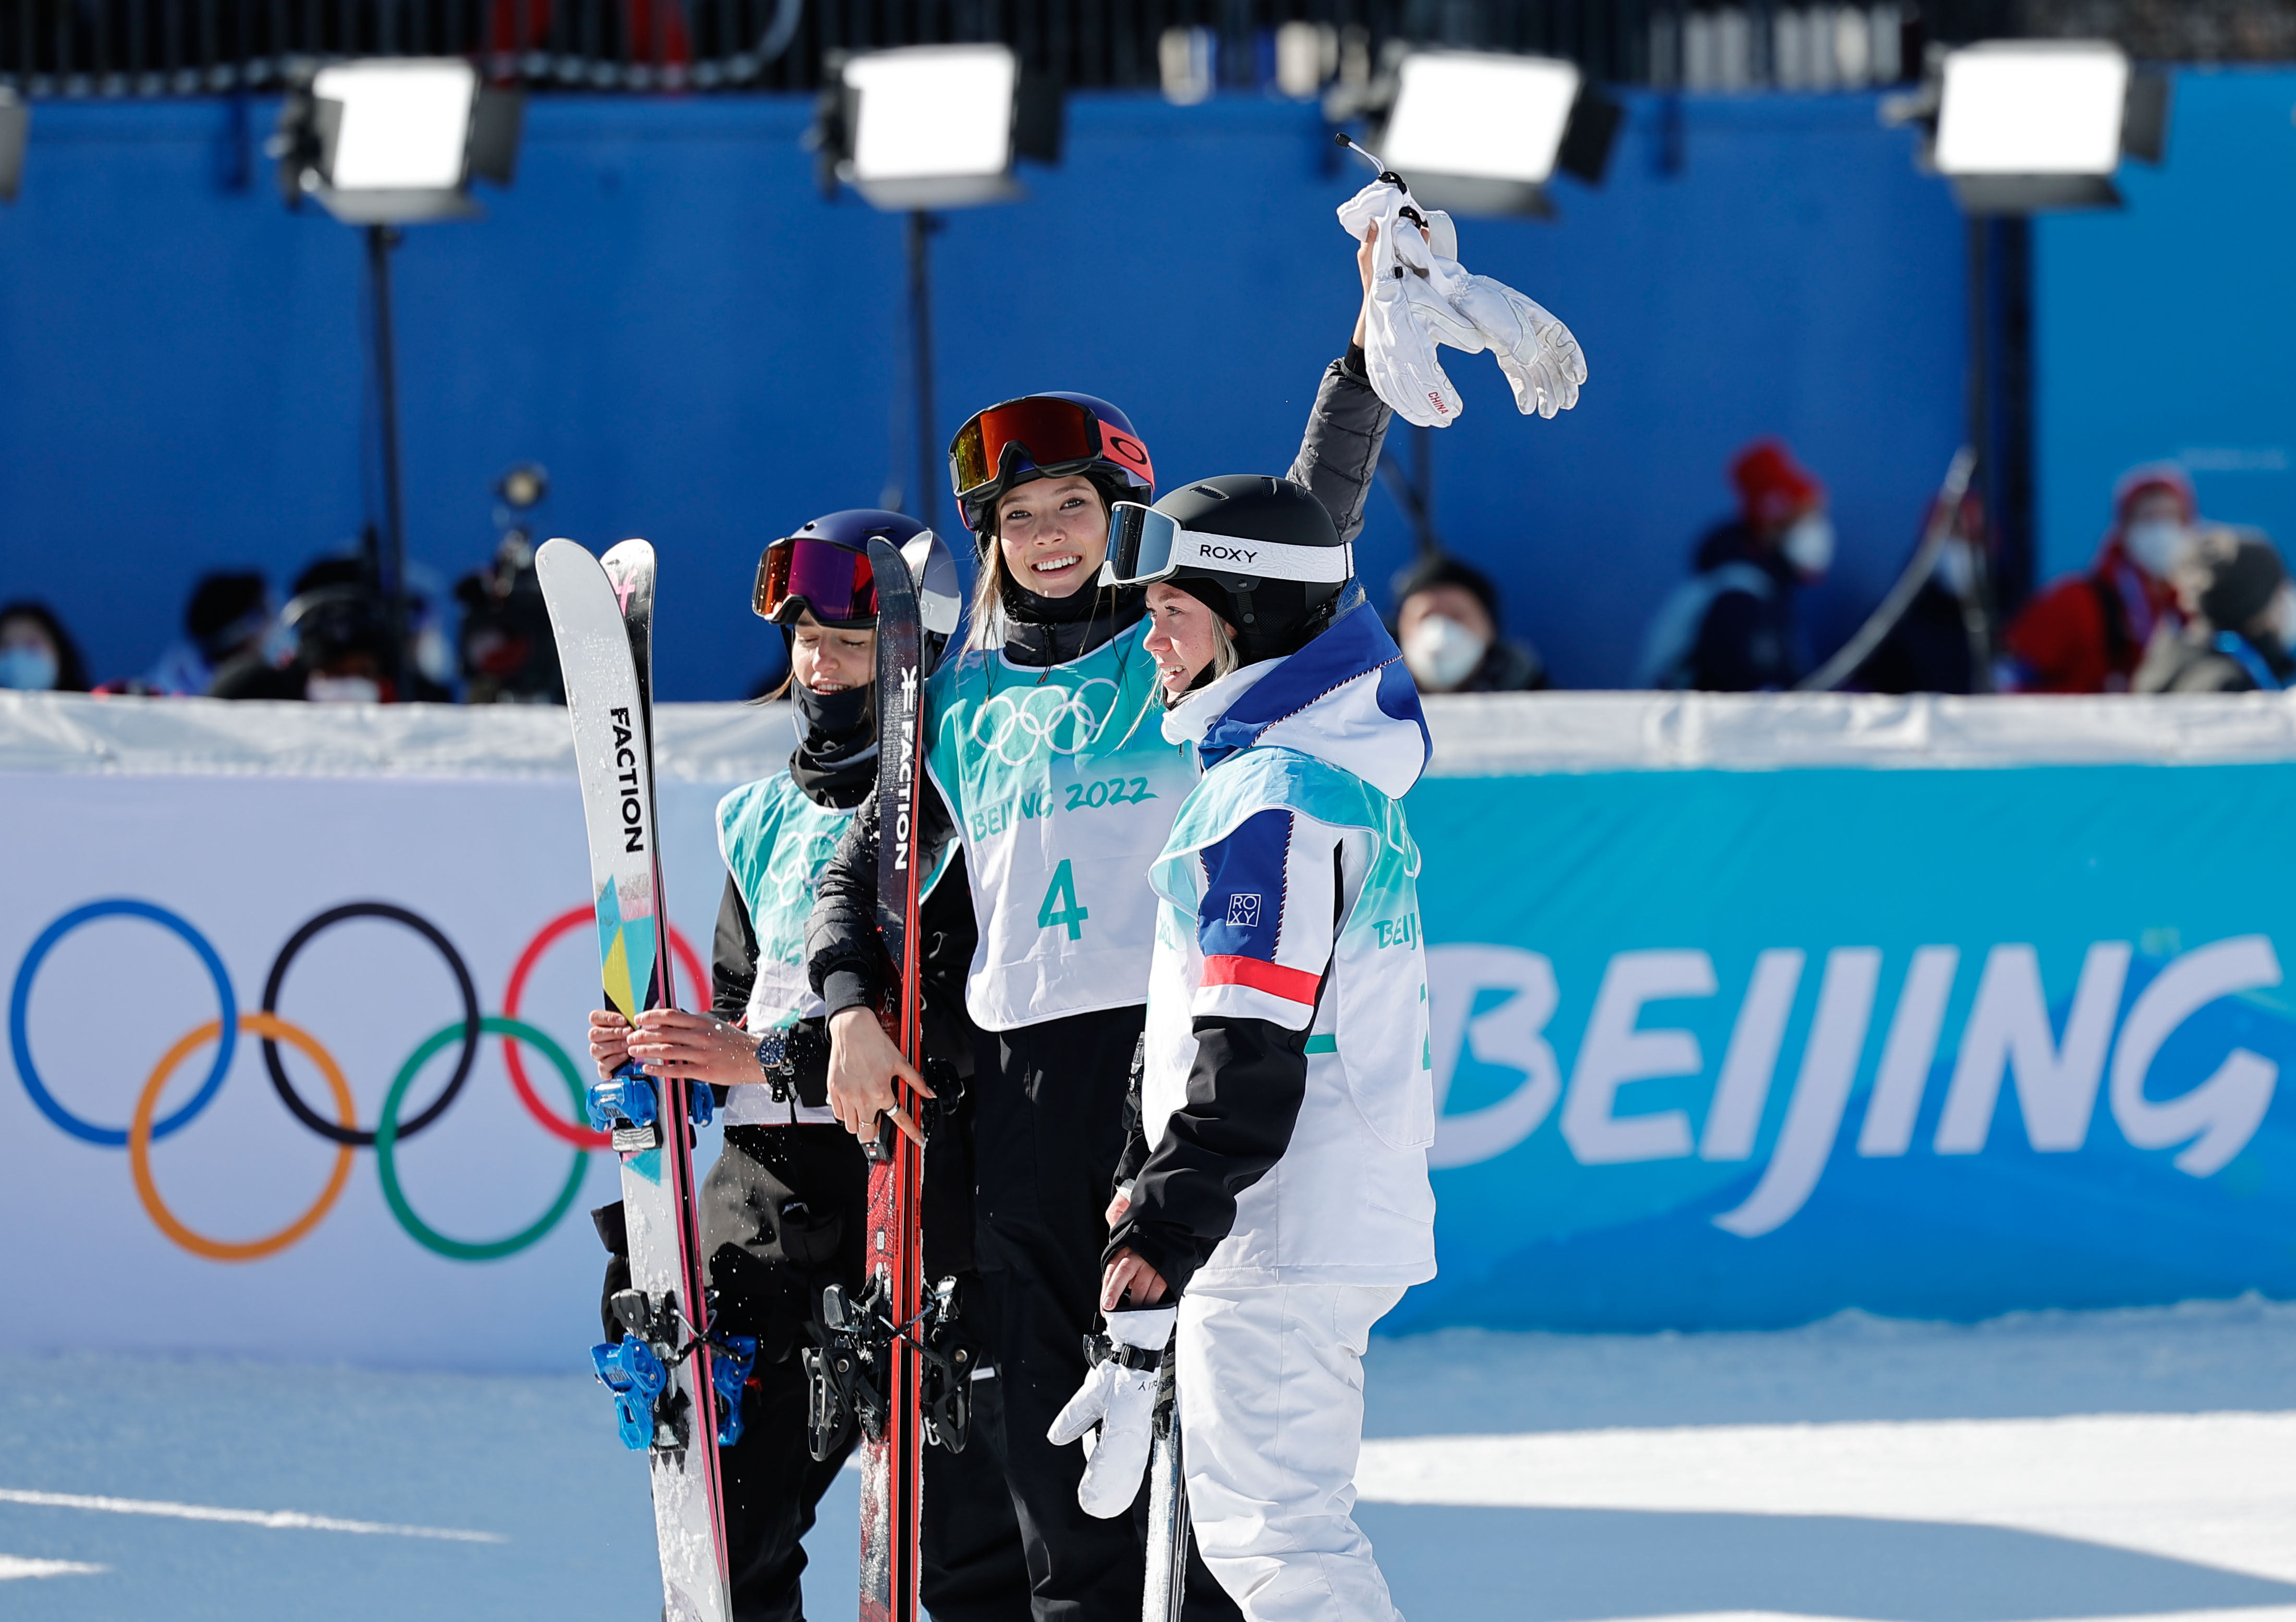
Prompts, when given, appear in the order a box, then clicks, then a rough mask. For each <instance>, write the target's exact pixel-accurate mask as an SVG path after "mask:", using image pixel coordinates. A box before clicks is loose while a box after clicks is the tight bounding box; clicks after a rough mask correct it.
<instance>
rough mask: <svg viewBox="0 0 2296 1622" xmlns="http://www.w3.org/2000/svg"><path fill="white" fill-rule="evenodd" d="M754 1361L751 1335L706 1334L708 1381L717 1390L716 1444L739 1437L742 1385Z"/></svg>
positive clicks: (724, 1444) (755, 1340)
mask: <svg viewBox="0 0 2296 1622" xmlns="http://www.w3.org/2000/svg"><path fill="white" fill-rule="evenodd" d="M757 1361H758V1338H757V1337H756V1336H755V1335H712V1336H710V1337H709V1383H710V1385H711V1386H713V1387H714V1388H716V1389H717V1416H718V1417H717V1445H718V1446H721V1447H731V1446H733V1445H734V1443H736V1442H738V1441H740V1440H741V1439H742V1387H744V1386H746V1385H748V1384H749V1383H750V1369H751V1367H753V1366H754V1365H755V1364H756V1363H757Z"/></svg>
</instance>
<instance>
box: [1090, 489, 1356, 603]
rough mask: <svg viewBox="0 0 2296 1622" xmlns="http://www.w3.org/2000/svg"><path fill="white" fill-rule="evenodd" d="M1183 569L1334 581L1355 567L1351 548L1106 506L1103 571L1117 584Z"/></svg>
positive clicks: (1134, 505)
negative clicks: (1197, 525) (1215, 528)
mask: <svg viewBox="0 0 2296 1622" xmlns="http://www.w3.org/2000/svg"><path fill="white" fill-rule="evenodd" d="M1181 569H1213V570H1216V571H1217V572H1218V573H1221V574H1229V575H1256V576H1259V577H1260V578H1264V579H1270V580H1304V581H1308V582H1310V583H1317V584H1321V583H1329V584H1332V585H1337V584H1338V583H1339V582H1341V581H1342V580H1345V579H1346V578H1348V577H1349V575H1351V574H1353V573H1354V572H1355V548H1354V547H1353V546H1350V545H1346V544H1344V543H1342V544H1341V545H1337V546H1293V545H1289V544H1287V543H1285V542H1282V541H1255V540H1248V539H1246V538H1245V537H1242V536H1234V535H1218V534H1214V533H1213V532H1212V531H1210V530H1208V529H1186V528H1182V527H1181V526H1180V523H1179V520H1177V519H1173V518H1169V517H1167V516H1166V515H1165V514H1163V513H1161V512H1157V511H1156V510H1155V509H1154V508H1153V507H1144V506H1142V505H1141V504H1139V503H1138V502H1131V501H1119V502H1117V503H1114V504H1112V505H1111V506H1110V508H1109V510H1108V572H1109V577H1110V578H1111V580H1113V581H1114V583H1115V584H1117V585H1119V586H1152V585H1153V584H1155V583H1156V582H1157V581H1159V580H1169V579H1170V578H1172V576H1173V575H1175V574H1177V573H1178V572H1179V571H1180V570H1181Z"/></svg>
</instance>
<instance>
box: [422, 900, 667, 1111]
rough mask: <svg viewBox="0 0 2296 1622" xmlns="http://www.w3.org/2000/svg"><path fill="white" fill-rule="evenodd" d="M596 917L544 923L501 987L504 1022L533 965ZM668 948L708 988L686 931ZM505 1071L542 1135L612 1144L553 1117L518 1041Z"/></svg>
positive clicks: (514, 1012)
mask: <svg viewBox="0 0 2296 1622" xmlns="http://www.w3.org/2000/svg"><path fill="white" fill-rule="evenodd" d="M596 915H597V914H596V913H595V912H594V910H593V909H591V908H589V907H586V906H578V907H574V908H571V909H570V910H569V911H567V912H563V913H559V914H558V916H557V917H555V918H553V919H552V920H551V921H550V922H548V923H545V924H544V925H543V926H542V928H541V930H539V931H538V932H537V934H536V935H535V938H533V939H532V940H529V941H528V942H527V943H526V950H525V951H523V952H521V953H520V954H518V962H516V963H512V965H511V971H510V983H509V984H508V985H506V986H504V987H503V1018H504V1019H505V1020H512V1021H515V1020H517V1019H518V1008H519V1004H521V1002H523V1001H524V1000H525V998H526V977H527V976H528V975H529V974H531V973H533V972H534V966H535V964H536V963H539V962H541V961H542V954H544V953H545V952H547V951H548V950H550V948H551V946H553V944H555V942H556V941H557V939H558V938H559V937H560V936H562V935H564V934H565V933H566V932H567V931H568V930H577V929H579V928H581V927H582V926H583V925H584V924H586V923H589V922H592V921H593V920H594V918H595V917H596ZM669 945H670V949H671V950H672V951H674V952H676V954H677V961H678V963H679V964H680V965H681V966H682V967H683V968H684V969H685V976H686V979H687V980H688V981H690V982H691V983H692V984H693V985H694V986H696V987H702V986H707V985H709V983H710V982H709V975H708V974H707V973H705V972H704V971H703V970H702V967H701V959H700V958H699V957H697V956H695V955H694V953H693V944H692V943H691V942H689V941H688V940H687V939H686V938H685V931H684V930H679V929H676V928H675V927H673V928H672V929H671V930H670V931H669ZM503 1068H504V1069H507V1070H508V1071H509V1072H510V1085H512V1087H514V1088H516V1089H517V1091H518V1099H519V1102H521V1103H522V1104H524V1105H525V1106H526V1107H527V1110H528V1111H529V1113H530V1114H532V1115H533V1117H534V1118H535V1119H536V1120H537V1121H540V1122H541V1123H542V1126H543V1130H544V1131H545V1132H547V1133H549V1134H550V1135H551V1136H553V1137H554V1138H556V1139H558V1140H559V1141H560V1142H562V1143H571V1144H573V1145H574V1146H575V1147H576V1148H577V1149H603V1148H606V1147H607V1146H608V1145H609V1144H611V1143H612V1142H613V1141H614V1140H613V1138H612V1136H611V1135H609V1134H607V1133H603V1132H594V1131H592V1130H591V1129H590V1128H589V1127H587V1126H577V1125H575V1124H574V1123H573V1122H570V1121H565V1120H562V1119H560V1118H558V1117H557V1116H556V1115H554V1114H553V1113H552V1112H551V1110H550V1106H549V1105H547V1104H545V1103H544V1102H542V1100H541V1098H540V1097H539V1096H537V1094H536V1093H535V1090H534V1084H533V1083H532V1082H531V1081H529V1080H528V1079H527V1074H526V1061H525V1060H523V1059H522V1058H521V1057H520V1055H519V1051H518V1041H517V1039H516V1038H515V1037H514V1036H509V1035H504V1036H503ZM574 1113H575V1114H576V1115H577V1116H579V1115H580V1114H581V1113H582V1100H581V1099H580V1097H577V1098H576V1099H575V1101H574ZM401 1136H404V1134H401Z"/></svg>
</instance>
